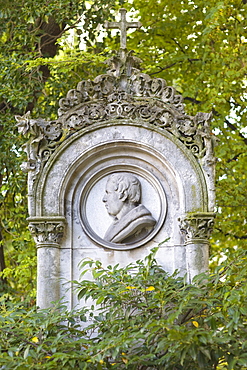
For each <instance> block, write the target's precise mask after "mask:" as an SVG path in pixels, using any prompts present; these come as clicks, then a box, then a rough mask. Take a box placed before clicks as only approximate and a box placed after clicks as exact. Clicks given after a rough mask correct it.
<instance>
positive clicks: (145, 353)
mask: <svg viewBox="0 0 247 370" xmlns="http://www.w3.org/2000/svg"><path fill="white" fill-rule="evenodd" d="M81 267H82V268H83V269H84V271H83V274H84V272H85V271H86V270H85V267H87V270H88V269H89V270H91V273H92V276H93V278H94V281H87V280H82V281H80V282H75V283H76V284H77V290H78V295H79V297H80V298H83V299H86V300H87V299H93V300H94V301H95V307H97V310H96V309H95V308H94V307H93V306H92V307H91V309H86V308H85V309H82V310H80V311H75V312H68V311H67V310H66V308H65V307H63V306H62V307H61V306H55V307H54V308H52V309H49V310H38V311H37V310H35V309H32V310H31V311H28V312H27V311H26V310H24V309H22V308H16V309H14V308H12V309H10V308H9V307H5V308H3V310H2V311H3V313H2V315H3V318H2V319H1V320H2V330H1V334H0V340H1V342H0V344H1V352H2V355H1V357H0V363H1V365H3V366H2V368H1V369H72V368H74V369H102V370H105V369H131V370H132V369H133V370H135V369H136V370H144V369H145V370H148V369H159V370H161V369H168V370H180V369H183V370H186V369H187V370H192V369H193V370H195V369H205V370H206V369H210V370H211V369H218V370H220V369H222V370H223V369H234V370H237V369H247V307H246V298H247V289H246V281H247V279H246V278H247V264H246V256H245V253H243V254H242V255H241V254H240V253H239V255H238V256H236V259H235V260H234V262H232V263H229V262H228V261H225V262H224V264H222V265H221V266H220V267H218V268H217V270H216V271H215V273H214V274H211V275H206V274H204V275H203V274H202V275H198V276H197V277H196V278H195V279H194V281H193V284H187V283H186V278H181V277H178V276H177V275H176V274H174V275H173V276H169V275H168V274H167V273H166V272H164V270H163V269H162V268H161V267H160V266H159V265H158V264H157V263H156V261H155V250H153V252H152V253H151V254H150V255H149V256H148V257H147V258H146V259H145V260H144V261H137V262H136V264H130V265H128V266H127V267H125V268H120V267H119V266H118V265H117V266H114V267H112V266H108V267H107V268H103V267H102V265H101V263H100V262H98V261H96V262H94V261H89V260H87V261H83V262H82V264H81ZM86 317H87V324H86V328H85V329H82V328H81V326H80V325H81V320H82V321H85V320H86Z"/></svg>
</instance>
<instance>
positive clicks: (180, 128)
mask: <svg viewBox="0 0 247 370" xmlns="http://www.w3.org/2000/svg"><path fill="white" fill-rule="evenodd" d="M139 62H140V61H139V60H137V58H135V57H133V56H131V55H130V53H127V54H126V53H125V54H124V55H123V56H122V57H117V56H115V57H113V58H111V60H109V64H112V68H111V69H110V70H109V71H108V72H107V74H104V75H100V76H98V77H96V78H95V79H94V80H93V81H91V80H88V81H81V82H79V84H78V86H77V88H76V89H72V90H70V91H69V92H68V93H67V96H66V97H65V98H63V99H61V100H60V101H59V110H58V116H59V118H58V119H57V120H56V121H51V122H47V121H45V120H43V119H36V120H35V119H30V114H29V112H28V113H27V114H26V115H24V116H23V117H20V116H18V117H16V119H17V121H18V124H17V127H18V130H19V132H21V133H23V134H24V135H25V134H29V137H30V138H29V140H28V142H27V145H26V151H27V155H28V162H26V163H24V166H23V169H24V170H35V171H36V172H37V173H38V172H39V171H40V169H41V168H42V166H43V164H44V163H45V162H46V160H47V159H48V158H49V157H50V155H51V153H52V152H53V151H54V150H55V148H56V147H57V146H58V145H59V144H60V142H61V141H62V140H61V138H62V139H66V137H67V136H69V135H71V134H73V132H75V131H78V130H81V129H83V128H84V127H86V126H89V125H92V124H95V123H99V122H102V121H107V120H112V119H119V120H121V119H130V120H131V121H146V122H148V123H150V124H152V125H154V126H156V127H158V128H159V129H161V130H167V131H169V132H170V133H171V134H172V135H174V136H176V137H177V138H178V139H179V140H180V141H182V142H183V143H184V144H185V145H186V147H187V148H189V149H190V150H191V151H192V153H193V154H194V155H195V156H196V157H204V156H205V155H207V157H208V158H207V163H211V164H213V163H214V157H213V150H212V147H213V140H212V135H211V133H210V126H209V121H210V119H211V114H210V113H209V114H208V113H198V114H197V115H196V116H195V117H192V116H189V115H187V114H185V112H184V105H183V99H182V96H181V95H179V94H177V93H176V91H175V89H174V88H173V87H171V86H167V84H166V81H165V80H163V79H161V78H154V79H152V78H151V77H150V76H148V75H146V74H144V73H141V72H140V71H139V70H138V69H137V68H136V67H137V66H138V64H139Z"/></svg>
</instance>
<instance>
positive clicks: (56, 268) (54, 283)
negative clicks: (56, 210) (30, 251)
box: [28, 216, 65, 308]
mask: <svg viewBox="0 0 247 370" xmlns="http://www.w3.org/2000/svg"><path fill="white" fill-rule="evenodd" d="M28 221H29V226H28V227H29V230H30V232H31V234H32V236H33V238H34V240H35V243H36V246H37V265H38V266H37V269H38V271H37V306H38V307H40V308H48V307H50V306H52V302H54V301H57V300H59V299H60V298H61V297H60V243H61V240H62V237H63V234H64V228H65V218H64V217H59V216H58V217H56V216H55V217H46V216H43V217H29V218H28Z"/></svg>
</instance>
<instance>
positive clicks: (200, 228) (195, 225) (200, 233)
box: [179, 212, 215, 244]
mask: <svg viewBox="0 0 247 370" xmlns="http://www.w3.org/2000/svg"><path fill="white" fill-rule="evenodd" d="M214 218H215V213H209V212H205V213H193V214H190V215H188V216H187V217H185V218H184V219H182V220H181V219H179V221H180V225H179V226H180V230H181V232H182V233H183V234H184V235H185V244H198V243H208V240H209V238H210V236H211V234H212V231H213V225H214Z"/></svg>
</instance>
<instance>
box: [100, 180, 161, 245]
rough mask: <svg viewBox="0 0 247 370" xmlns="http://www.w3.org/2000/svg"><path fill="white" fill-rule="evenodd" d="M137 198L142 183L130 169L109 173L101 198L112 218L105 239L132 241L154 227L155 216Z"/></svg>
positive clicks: (144, 235) (123, 241)
mask: <svg viewBox="0 0 247 370" xmlns="http://www.w3.org/2000/svg"><path fill="white" fill-rule="evenodd" d="M140 200H141V183H140V181H139V180H138V178H137V177H135V176H133V175H132V174H130V173H114V174H112V175H110V176H109V178H108V180H107V183H106V189H105V195H104V197H103V199H102V201H103V202H104V203H105V207H106V209H107V212H108V214H109V215H110V216H113V217H114V221H113V223H112V224H111V225H110V227H109V228H108V230H107V232H106V234H105V236H104V240H105V241H107V242H112V243H134V242H137V241H139V240H141V239H143V238H144V237H146V236H147V235H148V234H149V233H150V232H151V231H152V230H153V228H154V226H155V224H156V220H155V219H154V218H153V217H152V214H151V212H150V211H149V210H148V209H147V208H146V207H145V206H144V205H143V204H140Z"/></svg>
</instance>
